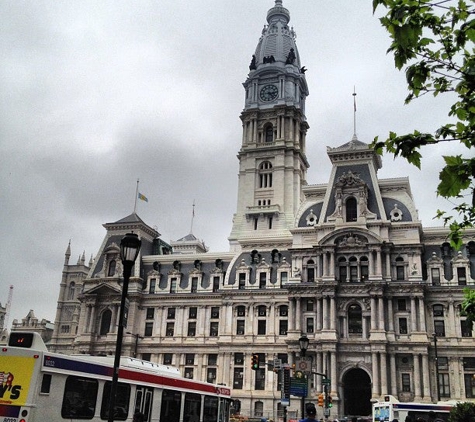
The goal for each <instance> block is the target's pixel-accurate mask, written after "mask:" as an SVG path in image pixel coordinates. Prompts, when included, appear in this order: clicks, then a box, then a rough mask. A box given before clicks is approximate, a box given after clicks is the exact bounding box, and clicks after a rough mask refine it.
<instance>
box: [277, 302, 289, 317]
mask: <svg viewBox="0 0 475 422" xmlns="http://www.w3.org/2000/svg"><path fill="white" fill-rule="evenodd" d="M288 312H289V308H288V307H287V305H282V306H280V307H279V315H280V316H287V314H288Z"/></svg>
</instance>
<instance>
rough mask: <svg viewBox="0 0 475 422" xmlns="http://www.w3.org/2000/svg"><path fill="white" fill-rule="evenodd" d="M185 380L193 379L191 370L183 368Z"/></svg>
mask: <svg viewBox="0 0 475 422" xmlns="http://www.w3.org/2000/svg"><path fill="white" fill-rule="evenodd" d="M185 378H189V379H190V380H192V379H193V368H186V367H185Z"/></svg>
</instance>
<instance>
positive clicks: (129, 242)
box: [108, 233, 142, 422]
mask: <svg viewBox="0 0 475 422" xmlns="http://www.w3.org/2000/svg"><path fill="white" fill-rule="evenodd" d="M141 244H142V242H141V241H140V239H139V237H138V236H137V235H136V234H135V233H127V234H126V235H125V236H124V237H123V238H122V240H121V242H120V259H121V260H122V266H123V271H124V283H123V286H122V295H121V299H120V311H119V326H118V327H117V341H116V344H115V355H114V369H113V373H112V384H111V391H110V398H109V415H108V422H114V409H115V401H116V400H115V399H116V394H117V382H118V379H119V366H120V354H121V351H122V340H123V337H124V325H125V324H126V320H125V301H126V299H127V292H128V289H129V280H130V275H131V274H132V267H133V266H134V264H135V260H136V259H137V256H138V255H139V251H140V246H141Z"/></svg>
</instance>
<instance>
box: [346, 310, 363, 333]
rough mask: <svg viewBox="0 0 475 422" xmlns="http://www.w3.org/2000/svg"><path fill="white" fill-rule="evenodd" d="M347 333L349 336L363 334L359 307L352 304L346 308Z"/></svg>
mask: <svg viewBox="0 0 475 422" xmlns="http://www.w3.org/2000/svg"><path fill="white" fill-rule="evenodd" d="M348 333H349V334H350V335H351V334H353V335H354V334H361V333H363V316H362V312H361V306H360V305H357V304H353V305H350V307H349V308H348Z"/></svg>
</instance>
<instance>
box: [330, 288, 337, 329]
mask: <svg viewBox="0 0 475 422" xmlns="http://www.w3.org/2000/svg"><path fill="white" fill-rule="evenodd" d="M335 319H336V312H335V297H334V296H331V297H330V330H334V329H335Z"/></svg>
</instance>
